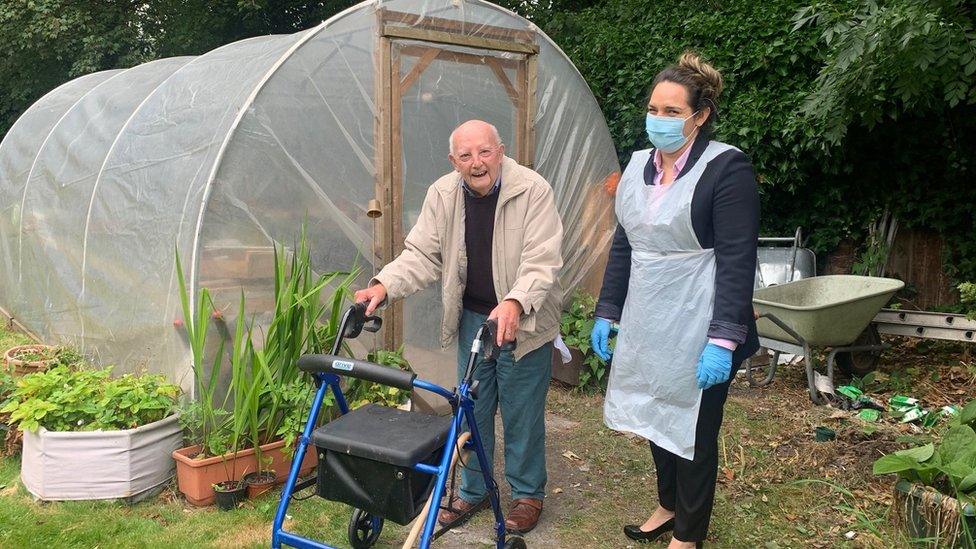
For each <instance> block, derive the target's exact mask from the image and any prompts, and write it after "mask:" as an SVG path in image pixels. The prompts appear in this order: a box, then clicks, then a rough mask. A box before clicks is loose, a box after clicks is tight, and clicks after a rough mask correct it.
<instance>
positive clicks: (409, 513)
mask: <svg viewBox="0 0 976 549" xmlns="http://www.w3.org/2000/svg"><path fill="white" fill-rule="evenodd" d="M451 420H452V418H451V417H450V416H446V417H440V416H431V415H427V414H421V413H418V412H407V411H404V410H399V409H396V408H388V407H386V406H380V405H378V404H367V405H365V406H363V407H361V408H358V409H356V410H353V411H352V412H349V413H348V414H345V415H343V416H341V417H339V418H338V419H335V420H334V421H331V422H329V423H327V424H325V425H323V426H321V427H319V428H318V429H316V430H315V431H314V432H313V434H312V443H313V444H315V446H316V448H317V449H318V479H317V484H318V486H317V489H318V494H319V495H320V496H322V497H324V498H325V499H328V500H331V501H339V502H342V503H346V504H348V505H351V506H353V507H356V508H358V509H362V510H364V511H366V512H368V513H370V514H373V515H376V516H380V517H383V518H385V519H387V520H392V521H393V522H395V523H397V524H401V525H402V524H407V523H408V522H410V521H411V520H413V519H414V518H415V517H416V516H417V515H418V514H420V511H421V510H422V509H423V507H424V504H426V502H427V499H428V498H429V497H430V492H431V490H432V489H433V486H434V476H433V475H428V474H426V473H420V472H417V471H414V470H413V466H414V465H415V464H417V463H426V464H429V465H433V466H435V467H436V466H437V464H438V462H439V460H440V459H441V456H442V455H443V449H444V444H445V442H446V440H447V434H448V431H449V430H450V427H451Z"/></svg>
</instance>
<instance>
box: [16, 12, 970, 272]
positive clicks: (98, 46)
mask: <svg viewBox="0 0 976 549" xmlns="http://www.w3.org/2000/svg"><path fill="white" fill-rule="evenodd" d="M811 1H813V3H811ZM500 3H501V4H502V5H504V6H505V7H508V8H510V9H513V10H514V11H516V12H518V13H520V14H522V15H524V16H526V17H528V18H529V19H531V20H533V21H534V22H535V23H536V24H538V25H539V26H540V28H542V29H543V30H544V31H545V32H546V33H547V34H549V36H550V37H552V38H553V39H554V40H555V42H556V43H557V44H559V46H560V47H562V48H563V50H564V51H565V52H566V53H567V55H569V57H570V58H571V59H572V60H573V62H574V63H575V64H576V66H577V67H578V68H579V70H580V72H581V73H582V74H583V76H584V77H585V78H586V80H587V82H588V83H589V84H590V86H591V88H592V89H593V92H594V94H595V95H596V97H597V99H598V100H599V102H600V105H601V107H602V109H603V112H604V114H605V116H606V118H607V122H608V124H609V126H610V130H611V133H612V134H613V137H614V140H615V143H616V145H617V148H618V153H619V155H620V157H621V159H622V161H623V162H626V160H627V159H628V158H629V156H630V153H631V152H632V151H634V150H636V149H639V148H644V147H646V146H648V145H647V143H646V141H645V137H644V136H643V109H644V100H645V98H646V95H647V92H648V86H649V83H650V82H651V80H652V79H653V76H654V75H655V74H656V73H657V72H658V71H659V70H660V69H662V68H664V67H665V66H666V65H668V64H669V63H671V62H673V61H674V60H675V59H676V58H677V56H678V54H679V53H680V52H681V51H683V50H685V49H688V48H691V49H695V50H697V51H698V52H700V53H701V54H702V55H703V56H704V57H705V58H706V59H707V60H709V61H710V62H712V63H713V64H714V65H715V66H716V67H717V68H719V69H720V70H721V71H722V73H723V75H724V76H725V78H726V82H727V87H726V91H725V92H723V96H722V98H721V100H720V104H719V107H720V112H721V118H720V120H719V124H718V126H717V137H718V139H721V140H723V141H726V142H728V143H731V144H733V145H735V146H737V147H739V148H741V149H742V150H744V151H745V152H746V153H747V154H749V155H750V157H751V158H752V159H753V162H754V164H755V167H756V171H757V174H758V177H759V181H760V185H761V192H762V197H763V217H762V219H763V231H764V233H766V234H777V235H787V234H792V232H793V228H795V227H796V226H797V225H802V226H803V227H804V228H805V231H806V233H807V234H810V235H811V242H810V244H811V246H812V247H813V248H814V249H815V250H816V251H817V252H818V253H823V252H826V251H829V250H831V249H833V248H834V247H835V246H836V245H837V244H838V243H839V242H840V241H842V240H845V239H849V240H852V241H853V242H855V243H860V242H862V241H863V239H864V236H865V234H866V227H867V225H868V223H869V222H871V221H872V220H874V219H876V218H877V217H878V216H879V215H880V213H881V212H882V211H884V210H885V209H886V208H887V209H889V210H890V211H891V212H892V213H893V214H895V215H896V216H897V217H898V219H899V221H900V223H901V226H903V227H919V228H928V229H933V230H936V231H938V232H939V233H941V234H943V235H945V236H946V238H947V242H948V244H949V254H948V255H947V257H946V258H945V259H946V264H947V266H948V268H949V272H950V275H951V276H953V277H954V278H955V279H956V280H957V281H964V280H976V226H974V221H973V218H974V209H976V206H974V205H976V185H974V184H973V181H974V179H976V178H974V174H973V170H974V165H973V163H974V154H973V151H976V82H974V79H976V14H974V7H973V5H972V3H971V2H969V1H968V0H888V1H874V0H766V1H763V2H755V1H751V0H606V1H595V0H548V1H545V0H543V1H541V2H540V1H536V0H501V1H500ZM351 4H353V2H351V1H349V0H334V1H320V2H302V1H295V0H283V1H276V2H271V1H270V0H218V1H214V2H206V1H202V0H158V1H153V2H148V3H147V2H134V1H131V0H130V1H120V0H114V1H109V2H83V1H71V0H31V1H27V0H11V1H9V2H4V3H2V4H0V51H3V52H4V54H5V55H4V57H3V58H2V59H0V133H2V132H5V131H6V129H7V128H8V127H9V126H10V124H12V123H13V121H14V120H15V119H16V117H17V116H18V115H19V114H20V113H21V112H23V110H24V109H26V108H27V107H28V106H29V105H30V104H31V103H32V102H33V101H35V100H36V99H38V98H39V97H40V96H41V95H43V94H44V93H46V92H47V91H49V90H51V89H53V88H54V87H55V86H56V85H58V84H60V83H62V82H64V81H67V80H69V79H71V78H74V77H77V76H80V75H82V74H85V73H88V72H92V71H95V70H102V69H107V68H114V67H127V66H131V65H134V64H137V63H140V62H143V61H146V60H149V59H154V58H158V57H164V56H171V55H183V54H199V53H202V52H205V51H208V50H210V49H213V48H214V47H216V46H219V45H221V44H225V43H228V42H231V41H234V40H239V39H242V38H245V37H249V36H255V35H259V34H268V33H286V32H295V31H298V30H301V29H305V28H308V27H311V26H313V25H315V24H317V23H318V22H319V21H321V20H323V19H325V18H327V17H329V16H330V15H332V14H334V13H337V12H338V11H340V10H341V9H344V8H346V7H348V6H349V5H351Z"/></svg>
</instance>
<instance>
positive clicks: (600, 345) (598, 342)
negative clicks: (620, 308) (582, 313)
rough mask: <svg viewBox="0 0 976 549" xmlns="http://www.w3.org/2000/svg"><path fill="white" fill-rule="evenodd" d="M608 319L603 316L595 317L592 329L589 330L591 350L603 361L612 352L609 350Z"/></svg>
mask: <svg viewBox="0 0 976 549" xmlns="http://www.w3.org/2000/svg"><path fill="white" fill-rule="evenodd" d="M609 340H610V321H609V320H607V319H605V318H597V319H596V322H595V323H593V331H592V332H590V345H592V346H593V352H594V353H596V356H598V357H600V358H602V359H603V360H604V361H607V360H610V357H611V356H613V352H611V351H610V343H609Z"/></svg>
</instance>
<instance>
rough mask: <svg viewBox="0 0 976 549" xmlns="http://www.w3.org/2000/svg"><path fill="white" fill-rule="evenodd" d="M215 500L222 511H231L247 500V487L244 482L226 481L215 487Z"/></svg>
mask: <svg viewBox="0 0 976 549" xmlns="http://www.w3.org/2000/svg"><path fill="white" fill-rule="evenodd" d="M213 490H214V499H215V500H216V501H217V507H219V508H220V509H221V510H222V511H231V510H233V509H236V508H237V505H238V504H239V503H241V502H242V501H244V499H245V498H246V494H245V490H246V486H245V485H244V481H242V480H225V481H223V482H218V483H217V484H214V485H213Z"/></svg>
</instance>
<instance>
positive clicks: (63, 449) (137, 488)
mask: <svg viewBox="0 0 976 549" xmlns="http://www.w3.org/2000/svg"><path fill="white" fill-rule="evenodd" d="M182 442H183V430H182V428H181V427H180V423H179V416H178V415H176V414H174V415H171V416H169V417H167V418H165V419H162V420H160V421H157V422H155V423H150V424H149V425H143V426H142V427H138V428H136V429H128V430H125V431H91V432H55V431H48V430H47V429H44V428H43V427H42V428H41V429H40V431H38V432H36V433H35V432H32V431H25V432H24V450H23V453H22V454H21V465H20V478H21V480H22V481H23V483H24V486H25V487H26V488H27V490H28V491H29V492H30V493H31V494H33V495H34V497H35V498H38V499H42V500H89V499H120V498H125V499H128V500H130V501H139V500H140V499H142V498H144V497H147V496H149V495H151V494H152V493H153V492H152V490H153V488H157V487H159V486H162V485H163V484H165V483H167V482H169V480H170V479H171V478H173V473H174V470H175V467H176V465H175V462H174V461H173V456H172V453H173V451H174V450H176V449H178V448H180V446H182Z"/></svg>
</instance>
